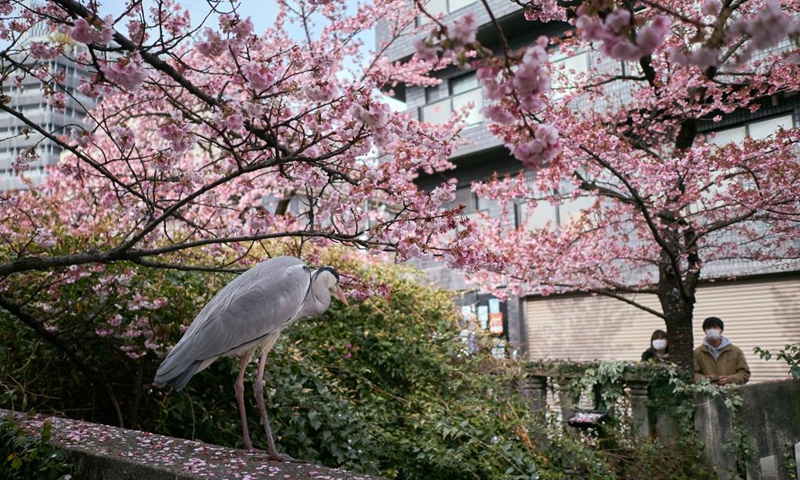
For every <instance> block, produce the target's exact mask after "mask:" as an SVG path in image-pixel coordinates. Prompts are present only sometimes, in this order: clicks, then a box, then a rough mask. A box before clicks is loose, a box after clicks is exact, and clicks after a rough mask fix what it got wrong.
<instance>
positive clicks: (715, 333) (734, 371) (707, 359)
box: [694, 317, 750, 385]
mask: <svg viewBox="0 0 800 480" xmlns="http://www.w3.org/2000/svg"><path fill="white" fill-rule="evenodd" d="M724 328H725V325H724V324H723V323H722V320H720V319H719V318H717V317H708V318H706V319H705V320H704V321H703V331H704V332H705V334H706V336H705V338H703V344H702V345H700V346H699V347H697V348H695V349H694V379H695V381H699V380H701V379H703V378H707V379H708V380H709V381H710V382H713V383H717V384H719V385H728V384H731V383H735V384H738V385H744V384H745V383H747V381H748V380H749V379H750V366H748V365H747V359H745V357H744V352H742V349H741V348H739V347H737V346H735V345H734V344H732V343H731V341H730V340H729V339H728V338H727V337H725V336H723V335H722V330H723V329H724Z"/></svg>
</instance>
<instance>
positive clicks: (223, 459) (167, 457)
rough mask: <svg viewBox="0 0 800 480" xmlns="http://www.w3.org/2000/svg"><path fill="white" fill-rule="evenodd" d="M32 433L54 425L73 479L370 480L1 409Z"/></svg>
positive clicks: (198, 444)
mask: <svg viewBox="0 0 800 480" xmlns="http://www.w3.org/2000/svg"><path fill="white" fill-rule="evenodd" d="M8 415H13V416H14V417H15V421H16V422H17V423H19V424H20V425H22V426H23V428H24V429H26V430H28V431H30V432H31V433H34V432H40V431H41V428H42V425H43V424H44V422H46V421H49V422H51V423H52V425H53V430H52V437H51V442H52V443H53V444H54V445H56V446H58V447H60V448H62V449H64V450H66V451H67V453H68V458H69V461H70V463H71V464H72V465H73V471H72V478H73V479H75V480H140V479H148V480H194V479H200V478H202V479H220V480H222V479H231V480H234V479H239V480H244V479H251V480H254V479H257V478H291V479H302V480H312V479H318V480H323V479H325V480H335V479H341V480H370V479H371V478H374V477H368V476H365V475H357V474H353V473H350V472H347V471H345V470H339V469H332V468H327V467H321V466H318V465H313V464H306V463H285V462H275V461H271V460H269V459H268V458H267V456H266V453H264V452H261V451H246V450H236V449H233V448H226V447H219V446H216V445H209V444H206V443H202V442H195V441H191V440H183V439H179V438H171V437H165V436H163V435H155V434H152V433H147V432H140V431H137V430H126V429H122V428H116V427H110V426H107V425H98V424H94V423H89V422H82V421H79V420H71V419H66V418H57V417H52V418H48V417H46V416H43V415H26V414H23V413H18V412H9V411H7V410H2V409H0V418H3V419H5V418H8Z"/></svg>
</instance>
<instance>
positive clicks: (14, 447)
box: [0, 416, 70, 480]
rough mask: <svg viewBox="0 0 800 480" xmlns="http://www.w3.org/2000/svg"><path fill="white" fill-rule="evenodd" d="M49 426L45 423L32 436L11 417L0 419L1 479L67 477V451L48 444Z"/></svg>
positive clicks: (39, 479) (23, 479)
mask: <svg viewBox="0 0 800 480" xmlns="http://www.w3.org/2000/svg"><path fill="white" fill-rule="evenodd" d="M52 428H53V426H52V425H51V424H50V423H49V422H45V424H44V425H43V426H42V429H41V432H40V434H39V435H31V434H28V433H26V432H25V431H23V430H22V429H21V428H20V427H19V426H18V425H17V424H16V422H14V419H13V417H11V416H9V417H8V418H6V419H3V420H2V421H0V454H2V458H0V478H3V479H7V480H45V479H51V480H53V479H58V478H64V477H65V476H67V475H68V473H69V470H70V465H69V463H67V460H66V454H65V453H64V452H63V451H62V450H59V449H57V448H55V447H53V446H51V445H50V435H51V433H52Z"/></svg>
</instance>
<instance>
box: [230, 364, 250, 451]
mask: <svg viewBox="0 0 800 480" xmlns="http://www.w3.org/2000/svg"><path fill="white" fill-rule="evenodd" d="M251 354H252V353H247V354H245V355H244V356H242V363H241V364H240V365H239V376H238V377H236V385H235V387H234V389H235V390H236V403H238V404H239V416H240V417H241V419H242V439H243V440H244V448H246V449H248V450H252V449H253V441H252V440H250V432H249V431H248V430H247V411H246V410H245V406H244V374H245V372H246V371H247V364H248V363H250V355H251Z"/></svg>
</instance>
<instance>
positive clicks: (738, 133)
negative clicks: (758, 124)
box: [708, 127, 747, 146]
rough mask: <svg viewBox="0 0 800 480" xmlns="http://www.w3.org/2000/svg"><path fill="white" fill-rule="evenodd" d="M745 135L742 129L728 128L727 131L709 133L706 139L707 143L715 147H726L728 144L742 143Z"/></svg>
mask: <svg viewBox="0 0 800 480" xmlns="http://www.w3.org/2000/svg"><path fill="white" fill-rule="evenodd" d="M746 134H747V132H746V130H745V128H744V127H736V128H729V129H727V130H720V131H718V132H713V133H711V134H710V135H709V137H708V141H709V142H710V143H713V144H714V145H717V146H722V145H727V144H729V143H742V141H743V140H744V137H745V135H746Z"/></svg>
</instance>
